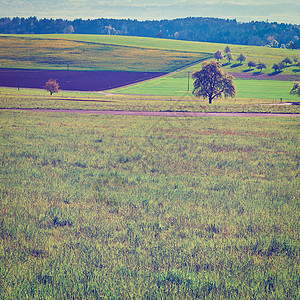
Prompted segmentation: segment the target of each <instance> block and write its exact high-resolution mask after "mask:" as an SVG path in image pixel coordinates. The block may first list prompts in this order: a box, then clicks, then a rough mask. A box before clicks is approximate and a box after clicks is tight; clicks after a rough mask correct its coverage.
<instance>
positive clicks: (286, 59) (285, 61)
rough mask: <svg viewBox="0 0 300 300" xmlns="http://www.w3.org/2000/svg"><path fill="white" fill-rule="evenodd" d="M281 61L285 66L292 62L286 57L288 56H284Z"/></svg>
mask: <svg viewBox="0 0 300 300" xmlns="http://www.w3.org/2000/svg"><path fill="white" fill-rule="evenodd" d="M282 62H283V63H284V64H285V66H286V67H287V65H288V64H292V61H291V59H290V58H288V57H286V58H285V59H284V60H283V61H282Z"/></svg>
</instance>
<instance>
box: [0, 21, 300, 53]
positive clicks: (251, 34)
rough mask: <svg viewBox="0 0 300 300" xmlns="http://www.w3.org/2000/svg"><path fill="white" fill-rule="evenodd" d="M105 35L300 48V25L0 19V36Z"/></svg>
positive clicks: (229, 22)
mask: <svg viewBox="0 0 300 300" xmlns="http://www.w3.org/2000/svg"><path fill="white" fill-rule="evenodd" d="M50 33H52V34H53V33H70V34H71V33H77V34H107V35H127V36H143V37H157V38H162V37H163V38H166V39H177V40H187V41H200V42H214V43H228V44H239V45H256V46H270V47H275V48H279V47H287V48H291V49H297V48H298V49H299V48H300V26H298V25H291V24H284V23H276V22H273V23H269V22H258V21H255V22H254V21H252V22H248V23H240V22H237V21H236V20H229V19H227V20H225V19H217V18H184V19H174V20H161V21H138V20H119V19H94V20H82V19H76V20H72V21H69V20H62V19H57V20H54V19H37V18H36V17H30V18H19V17H16V18H1V19H0V34H50Z"/></svg>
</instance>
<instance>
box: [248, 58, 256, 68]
mask: <svg viewBox="0 0 300 300" xmlns="http://www.w3.org/2000/svg"><path fill="white" fill-rule="evenodd" d="M248 67H249V70H250V69H252V68H255V67H256V63H255V62H254V61H251V60H250V61H249V62H248Z"/></svg>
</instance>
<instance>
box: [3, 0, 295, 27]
mask: <svg viewBox="0 0 300 300" xmlns="http://www.w3.org/2000/svg"><path fill="white" fill-rule="evenodd" d="M299 11H300V3H299V4H297V3H296V4H295V3H294V2H293V1H290V0H287V1H285V3H282V1H278V0H253V1H248V0H244V1H239V0H237V1H232V0H227V1H218V0H215V1H213V0H212V1H206V0H202V1H196V0H175V1H170V0H152V1H149V0H139V1H138V0H112V1H105V0H91V1H88V0H80V1H79V0H66V1H63V2H62V1H61V0H47V1H46V0H15V1H9V0H0V17H11V18H12V17H30V16H32V17H33V16H35V17H37V18H38V19H41V18H53V19H59V18H60V19H69V20H73V19H79V18H81V19H97V18H112V19H137V20H140V21H143V20H162V19H176V18H186V17H213V18H222V19H237V21H239V22H249V21H267V20H268V21H270V22H278V23H292V24H297V25H298V24H299V23H300V18H299V14H298V12H299Z"/></svg>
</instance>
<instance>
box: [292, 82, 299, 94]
mask: <svg viewBox="0 0 300 300" xmlns="http://www.w3.org/2000/svg"><path fill="white" fill-rule="evenodd" d="M290 94H291V95H295V96H299V97H300V82H294V83H293V87H292V89H291V91H290Z"/></svg>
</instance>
